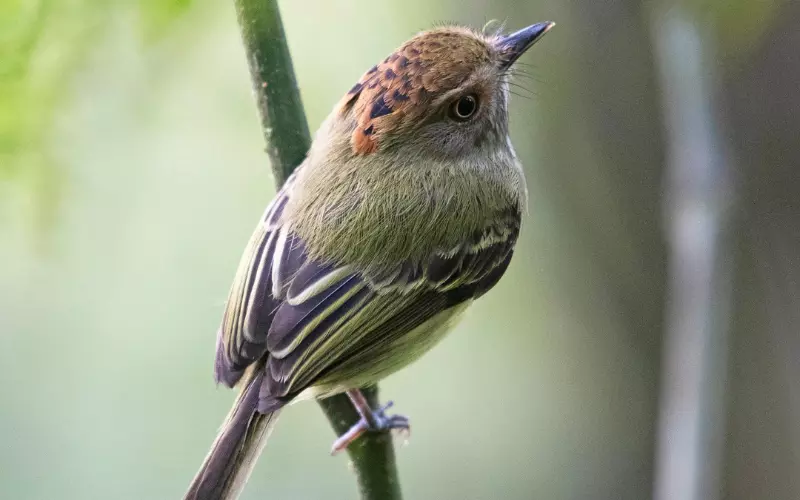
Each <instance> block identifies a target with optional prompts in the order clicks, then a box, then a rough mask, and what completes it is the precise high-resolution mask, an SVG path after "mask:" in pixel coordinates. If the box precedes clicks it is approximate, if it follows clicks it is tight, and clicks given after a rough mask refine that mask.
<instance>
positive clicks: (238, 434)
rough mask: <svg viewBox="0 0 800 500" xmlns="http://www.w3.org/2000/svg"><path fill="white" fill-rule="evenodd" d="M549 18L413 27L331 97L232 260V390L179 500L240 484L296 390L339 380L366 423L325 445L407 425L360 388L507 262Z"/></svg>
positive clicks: (226, 358) (490, 282) (437, 328)
mask: <svg viewBox="0 0 800 500" xmlns="http://www.w3.org/2000/svg"><path fill="white" fill-rule="evenodd" d="M553 26H554V23H552V22H543V23H538V24H534V25H532V26H529V27H527V28H525V29H522V30H520V31H517V32H516V33H513V34H510V35H502V34H499V33H493V34H487V33H484V32H480V31H476V30H471V29H468V28H465V27H460V26H448V27H440V28H437V29H433V30H430V31H425V32H422V33H420V34H418V35H416V36H415V37H413V38H411V39H410V40H408V41H407V42H406V43H404V44H403V45H402V46H400V48H398V49H397V50H396V51H395V52H393V53H392V54H391V55H390V56H389V57H387V58H386V59H384V60H383V62H381V63H379V64H377V65H375V66H373V67H372V68H371V69H369V70H368V71H367V72H366V73H364V75H363V76H362V77H361V79H360V80H359V81H358V83H356V84H355V85H354V86H353V87H352V88H351V89H350V91H349V92H347V94H346V95H345V96H344V97H343V98H342V99H341V100H340V101H339V103H338V104H337V105H336V106H335V107H334V110H333V111H332V112H331V114H330V115H329V116H328V117H327V119H326V120H325V121H324V122H323V123H322V125H321V126H320V128H319V130H318V131H317V133H316V136H315V138H314V141H313V144H312V146H311V149H310V150H309V152H308V154H307V156H306V158H305V160H304V161H303V163H302V164H301V165H300V166H299V167H298V168H297V169H296V171H295V173H294V174H292V176H290V177H289V179H288V180H287V181H286V183H285V184H284V186H283V187H282V189H281V190H280V192H279V193H278V194H277V196H276V197H275V199H274V200H273V201H272V203H271V204H270V205H269V206H268V207H267V210H266V213H265V214H264V216H263V217H262V219H261V220H260V222H259V224H258V226H257V227H256V230H255V232H254V234H253V236H252V237H251V239H250V241H249V243H248V245H247V247H246V250H245V252H244V255H243V257H242V260H241V263H240V265H239V268H238V271H237V273H236V277H235V279H234V282H233V286H232V288H231V291H230V294H229V296H228V302H227V306H226V308H225V312H224V316H223V320H222V325H221V327H220V329H219V332H218V335H217V351H216V361H215V365H214V373H215V378H216V380H217V382H218V383H219V382H222V383H223V384H225V385H226V386H229V387H233V386H234V385H238V386H239V387H240V392H239V396H238V398H237V400H236V402H235V403H234V406H233V408H232V409H231V411H230V413H229V414H228V417H227V418H226V420H225V422H224V423H223V424H222V428H221V430H220V431H219V435H218V436H217V438H216V440H215V441H214V444H213V446H212V448H211V451H210V452H209V454H208V456H207V457H206V459H205V461H204V462H203V465H202V466H201V468H200V471H199V472H198V473H197V475H196V476H195V478H194V480H193V482H192V484H191V486H190V488H189V491H188V493H187V494H186V497H185V498H186V499H191V500H212V499H213V500H219V499H226V500H227V499H234V498H237V497H238V495H239V493H240V492H241V490H242V488H243V487H244V484H245V482H246V481H247V479H248V477H249V475H250V472H251V471H252V468H253V466H254V464H255V461H256V459H257V457H258V455H259V454H260V452H261V450H262V448H263V447H264V445H265V443H266V440H267V437H268V434H269V433H270V431H271V429H272V427H273V426H274V424H275V421H276V419H277V417H278V414H279V413H280V411H281V409H282V408H283V407H284V406H286V405H287V404H289V403H292V402H295V401H299V400H304V399H312V398H323V397H328V396H331V395H334V394H337V393H342V392H346V393H347V395H348V396H349V397H350V399H351V401H352V402H353V404H354V406H355V408H356V410H357V411H358V412H359V414H360V415H361V420H360V421H359V422H358V423H357V424H356V425H355V426H354V427H353V429H351V430H350V431H349V432H347V433H346V434H345V435H343V436H342V437H340V438H339V439H338V440H337V441H336V443H335V444H334V450H335V451H337V450H341V449H344V448H345V447H346V446H347V445H348V444H349V443H350V442H352V441H353V440H354V439H357V438H358V436H360V435H361V434H362V433H364V432H366V431H372V430H377V431H381V430H387V429H408V426H409V424H408V419H406V418H405V417H402V416H387V415H385V414H384V411H383V410H380V409H373V408H370V407H369V405H368V404H367V402H366V400H365V398H364V397H363V395H362V394H361V393H360V391H359V389H360V388H363V387H366V386H369V385H371V384H374V383H375V382H377V381H379V380H381V379H382V378H384V377H386V376H387V375H389V374H391V373H393V372H395V371H397V370H399V369H400V368H402V367H404V366H406V365H408V364H409V363H411V362H413V361H414V360H416V359H417V358H419V357H420V356H421V355H422V354H424V353H425V352H426V351H428V350H429V349H430V348H431V347H433V346H434V345H435V344H436V343H437V342H438V341H439V340H441V339H442V337H443V336H444V334H445V333H446V332H447V331H448V330H449V329H450V328H451V327H452V326H453V325H454V324H455V323H456V321H457V319H458V318H459V316H460V315H461V313H462V312H463V311H464V310H465V309H466V308H467V307H468V306H469V305H470V304H471V303H472V302H473V301H474V300H475V299H477V298H479V297H480V296H482V295H483V294H485V293H486V292H487V291H489V289H491V288H492V287H493V286H494V285H495V284H496V283H497V282H498V280H499V279H500V278H501V276H502V275H503V273H504V272H505V271H506V268H507V267H508V265H509V262H510V261H511V256H512V253H513V251H514V245H515V243H516V241H517V235H518V234H519V230H520V222H521V214H522V212H523V211H524V210H525V207H526V203H527V189H526V186H525V178H524V177H523V173H522V167H521V165H520V163H519V161H518V160H517V156H516V154H515V152H514V148H513V147H512V145H511V141H510V138H509V135H508V94H509V79H510V78H511V76H512V69H513V66H514V63H515V62H516V61H517V59H518V58H519V57H520V56H521V55H522V54H523V53H524V52H525V51H526V50H527V49H528V48H529V47H531V45H533V44H534V43H535V42H536V41H538V40H539V39H540V38H541V37H542V36H543V35H544V34H545V33H547V32H548V31H549V30H550V28H552V27H553ZM384 409H385V408H384Z"/></svg>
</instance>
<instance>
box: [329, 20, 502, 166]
mask: <svg viewBox="0 0 800 500" xmlns="http://www.w3.org/2000/svg"><path fill="white" fill-rule="evenodd" d="M490 58H491V52H490V45H489V44H488V43H487V41H486V39H485V38H484V36H483V35H480V34H478V33H475V32H473V31H470V30H468V29H466V28H458V27H448V28H439V29H436V30H433V31H428V32H424V33H421V34H419V35H417V36H415V37H414V38H412V39H411V40H409V41H408V42H406V43H405V44H403V45H402V46H401V47H400V48H399V49H397V50H396V51H395V52H394V53H393V54H392V55H390V56H389V57H387V58H386V59H384V60H383V62H381V63H380V64H377V65H375V66H373V67H372V68H371V69H370V70H369V71H367V72H366V73H364V75H363V76H362V77H361V79H360V80H359V81H358V83H356V84H355V85H354V86H353V88H352V89H350V91H349V92H348V93H347V95H345V96H344V98H343V99H342V101H341V103H340V105H339V110H340V112H341V113H346V112H347V111H349V110H350V109H353V110H354V116H355V118H356V120H357V122H356V128H355V130H354V131H353V135H352V138H351V144H352V147H353V152H354V153H356V154H369V153H372V152H374V151H376V150H377V149H378V146H379V143H380V137H381V136H382V135H384V134H385V133H386V132H387V131H392V130H396V129H398V128H402V127H403V126H404V125H407V124H409V123H413V122H414V121H415V120H416V119H418V118H420V117H421V116H422V115H423V114H424V112H425V110H426V109H427V108H428V104H429V103H430V102H431V100H433V99H435V98H436V97H437V96H438V95H441V94H442V93H444V92H447V91H449V90H452V89H454V88H456V87H458V86H459V85H461V84H462V83H463V82H464V81H465V80H466V79H467V78H468V77H469V76H470V74H471V73H472V72H473V70H474V69H475V68H477V67H478V66H480V65H482V64H485V63H487V62H489V61H490Z"/></svg>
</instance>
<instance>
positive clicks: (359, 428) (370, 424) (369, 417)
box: [331, 391, 411, 455]
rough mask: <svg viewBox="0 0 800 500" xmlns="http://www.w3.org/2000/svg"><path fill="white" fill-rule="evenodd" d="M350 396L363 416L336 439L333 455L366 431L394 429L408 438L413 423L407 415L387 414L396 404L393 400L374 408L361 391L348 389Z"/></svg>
mask: <svg viewBox="0 0 800 500" xmlns="http://www.w3.org/2000/svg"><path fill="white" fill-rule="evenodd" d="M351 392H356V393H357V395H354V394H351ZM348 396H350V399H351V401H353V406H355V407H356V410H357V411H358V413H359V415H361V418H360V419H359V420H358V422H356V424H355V425H354V426H352V427H351V428H350V430H348V431H347V432H345V433H344V434H342V435H341V436H339V439H337V440H336V441H334V443H333V447H332V448H331V455H335V454H337V453H339V452H340V451H342V450H344V449H346V448H347V447H348V446H350V444H351V443H352V442H353V441H355V440H356V439H358V438H359V437H360V436H361V435H362V434H364V433H365V432H387V431H393V430H394V431H399V432H400V434H402V435H403V436H405V437H406V439H408V436H410V435H411V423H410V422H409V420H408V418H407V417H404V416H403V415H386V410H388V409H389V408H391V407H392V405H393V404H394V403H392V402H391V401H389V402H388V403H386V404H385V405H383V407H381V408H379V409H377V410H372V409H371V408H370V407H369V404H367V401H366V399H365V398H364V396H363V395H362V394H361V391H348Z"/></svg>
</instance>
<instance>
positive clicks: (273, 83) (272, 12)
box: [234, 0, 401, 500]
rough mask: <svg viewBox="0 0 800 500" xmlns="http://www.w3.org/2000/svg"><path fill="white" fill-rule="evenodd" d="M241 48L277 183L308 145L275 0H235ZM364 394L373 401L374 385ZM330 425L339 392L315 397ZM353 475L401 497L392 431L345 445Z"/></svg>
mask: <svg viewBox="0 0 800 500" xmlns="http://www.w3.org/2000/svg"><path fill="white" fill-rule="evenodd" d="M234 4H235V6H236V14H237V17H238V19H239V26H240V27H241V29H242V39H243V41H244V47H245V53H246V54H247V61H248V64H249V66H250V75H251V77H252V80H253V92H254V93H255V95H256V102H257V103H258V112H259V115H260V116H261V125H262V128H263V131H264V140H265V141H266V143H267V154H268V155H269V159H270V164H271V165H272V172H273V174H274V176H275V184H276V186H280V185H281V184H283V182H284V181H285V180H286V178H287V177H289V175H291V173H292V171H293V170H294V169H295V167H297V166H298V165H300V163H301V162H302V161H303V158H304V157H305V154H306V151H308V148H309V147H310V146H311V135H310V134H309V131H308V122H307V121H306V116H305V112H304V111H303V104H302V102H301V100H300V92H299V91H298V89H297V80H296V79H295V76H294V68H293V67H292V58H291V55H290V54H289V47H288V45H287V44H286V36H285V34H284V31H283V24H282V22H281V17H280V12H279V10H278V4H277V0H234ZM364 395H365V396H366V397H367V400H368V401H369V402H370V404H371V405H372V406H373V407H377V405H378V388H377V387H371V388H368V389H366V390H365V391H364ZM320 406H322V409H323V411H324V412H325V415H326V416H327V417H328V420H330V422H331V425H332V426H333V429H334V431H335V432H336V434H337V435H341V434H342V433H344V432H345V431H346V430H347V429H349V428H350V427H351V426H352V425H354V424H355V423H356V422H357V421H358V415H357V414H356V411H355V409H354V408H353V405H352V404H351V403H350V400H349V399H348V397H347V396H345V395H344V394H341V395H338V396H334V397H332V398H328V399H325V400H322V401H320ZM347 452H348V454H349V455H350V459H351V461H352V462H353V470H354V471H355V474H356V478H357V480H358V489H359V492H360V494H361V500H400V498H401V494H400V482H399V480H398V475H397V465H396V462H395V456H394V445H393V443H392V437H391V435H390V434H388V433H369V434H365V435H363V436H362V437H360V438H359V439H358V441H356V442H355V443H353V445H352V446H350V447H348V449H347Z"/></svg>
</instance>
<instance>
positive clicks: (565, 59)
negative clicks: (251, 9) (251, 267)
mask: <svg viewBox="0 0 800 500" xmlns="http://www.w3.org/2000/svg"><path fill="white" fill-rule="evenodd" d="M280 5H281V8H282V12H283V18H284V24H285V28H286V32H287V36H288V39H289V45H290V48H291V50H292V54H293V56H294V64H295V69H296V71H297V75H298V81H299V85H300V89H301V92H302V97H303V100H304V104H305V106H306V108H307V111H308V117H309V123H310V125H311V128H312V129H315V128H316V126H317V125H318V124H319V123H320V121H321V120H322V119H323V118H324V117H325V115H326V114H327V113H328V111H329V110H330V109H331V107H332V106H333V104H334V103H335V102H336V101H337V100H338V99H339V97H340V96H341V95H342V94H343V93H344V92H345V91H347V89H349V88H350V86H351V85H352V84H353V82H354V81H356V80H357V79H358V77H359V76H360V75H361V73H362V72H363V71H364V70H365V69H366V68H368V67H370V66H371V65H372V64H374V62H376V61H378V60H380V59H382V58H383V57H385V55H386V54H388V53H389V52H391V51H392V50H393V49H394V48H395V47H396V46H398V45H399V44H400V43H402V42H403V41H404V40H406V39H407V38H409V37H410V36H411V35H413V34H414V33H415V32H417V31H418V30H421V29H425V28H428V27H430V26H431V25H432V24H433V23H434V22H437V21H456V22H459V23H466V24H470V25H472V26H476V27H480V26H483V25H484V24H485V23H486V22H487V21H489V20H490V19H500V20H506V22H507V27H508V29H510V30H516V29H519V28H522V27H524V26H526V25H528V24H531V23H533V22H536V21H543V20H554V21H557V22H558V26H557V27H556V28H555V29H554V30H553V31H552V32H551V33H550V34H549V35H548V36H547V37H546V38H545V39H544V40H543V41H542V42H541V43H540V44H537V45H536V47H535V48H534V49H533V50H531V51H530V52H529V53H528V54H527V55H526V56H525V57H524V58H523V59H522V62H523V63H525V65H524V66H522V67H521V69H523V70H524V72H525V73H526V74H527V76H520V78H519V79H518V80H517V82H518V83H519V84H520V85H522V86H523V87H525V89H515V92H516V93H518V94H520V95H517V96H513V98H512V112H511V130H512V136H513V139H514V143H515V144H516V146H517V149H518V152H519V154H520V156H521V158H522V160H523V163H524V165H525V168H526V172H527V178H528V183H529V184H528V185H529V190H530V194H531V204H530V214H529V217H528V219H527V222H526V224H525V226H524V229H523V232H522V237H521V243H520V248H519V250H518V252H517V254H516V255H517V256H516V258H515V260H514V262H513V264H512V267H511V270H510V272H509V273H507V276H506V278H504V280H503V281H502V282H501V283H500V285H499V286H498V287H497V288H496V290H495V291H494V292H493V293H491V294H489V295H488V296H487V297H486V298H485V299H483V300H481V301H480V302H479V303H478V304H476V306H475V307H474V308H473V310H472V311H471V313H470V315H468V317H467V319H466V321H465V322H464V323H463V324H462V326H460V327H459V328H458V330H457V331H456V332H455V333H454V334H453V335H451V336H450V337H449V338H448V339H447V340H445V341H444V342H443V343H442V344H440V345H439V346H438V347H437V348H436V349H435V350H434V351H433V352H431V353H430V354H429V355H427V356H426V357H424V358H423V359H422V360H421V361H420V362H418V363H417V364H415V365H413V366H412V367H410V368H408V369H406V370H404V371H402V372H401V373H398V374H396V375H394V376H393V377H391V378H389V379H388V380H386V381H385V382H384V383H382V384H381V394H382V395H383V398H384V399H389V398H391V399H393V400H394V401H395V402H396V407H395V408H396V409H397V411H399V412H401V413H404V414H407V415H410V416H411V417H412V420H413V424H414V433H413V437H412V440H411V442H410V444H409V445H408V446H406V447H401V448H399V449H398V460H399V468H400V476H401V479H402V482H403V489H404V493H405V497H406V498H409V499H423V500H424V499H440V500H444V499H489V500H492V499H509V500H511V499H534V498H536V499H548V500H550V499H552V500H573V499H574V500H579V499H586V500H589V499H591V500H603V499H609V500H611V499H630V500H641V499H646V498H656V499H657V500H683V499H686V500H694V499H697V500H701V499H702V500H706V499H708V500H716V499H729V500H751V499H771V500H784V499H786V500H790V499H797V498H800V475H799V474H797V472H798V471H800V327H798V325H800V174H798V168H799V167H800V135H799V134H798V130H800V84H799V83H798V82H800V31H798V30H797V29H796V27H797V26H798V23H800V3H798V2H790V1H788V0H784V1H781V0H762V1H759V2H753V1H751V0H696V1H691V0H687V1H685V2H681V1H679V0H674V1H671V2H670V1H663V2H659V1H656V0H653V1H636V0H603V1H599V0H569V1H557V0H539V1H524V0H495V1H488V0H435V1H430V0H403V1H390V2H374V1H361V0H359V1H347V2H345V1H342V2H330V1H327V0H305V1H302V2H299V1H296V2H289V1H282V2H281V3H280ZM273 193H274V186H273V180H272V178H271V172H270V169H269V165H268V162H267V158H266V154H265V153H264V144H263V139H262V135H261V131H260V127H259V120H258V117H257V114H256V107H255V104H254V102H253V99H252V95H251V91H250V79H249V75H248V69H247V65H246V60H245V57H244V53H243V49H242V46H241V41H240V35H239V30H238V26H237V21H236V17H235V12H234V8H233V5H232V4H231V2H194V1H191V0H118V1H115V2H93V1H90V0H70V1H56V0H0V340H1V341H2V347H0V368H1V369H2V373H3V375H2V382H0V498H4V499H51V498H61V499H88V498H113V499H172V498H180V497H181V496H182V494H183V492H184V489H185V487H186V486H187V484H188V482H189V480H190V479H191V478H192V476H193V475H194V473H195V471H196V469H197V467H198V466H199V464H200V462H201V460H202V458H203V456H204V455H205V453H206V451H207V449H208V447H209V445H210V443H211V442H212V440H213V437H214V435H215V432H216V429H217V427H218V425H219V424H220V423H221V421H222V419H223V418H224V416H225V414H226V413H227V411H228V409H229V406H230V404H231V402H232V400H233V398H234V394H233V392H232V391H228V390H225V389H224V388H222V387H219V388H218V387H215V385H214V383H213V379H212V359H213V354H214V340H215V332H216V328H217V325H218V322H219V320H220V318H221V312H222V306H223V302H224V300H225V298H226V296H227V291H228V287H229V285H230V282H231V280H232V277H233V273H234V271H235V268H236V265H237V263H238V260H239V257H240V252H241V251H242V249H243V248H244V245H245V243H246V241H247V239H248V237H249V235H250V233H251V231H252V229H253V227H254V225H255V223H256V221H257V220H258V218H259V217H260V215H261V213H262V210H263V208H264V206H265V205H266V204H267V202H268V201H269V200H270V199H271V197H272V194H273ZM333 438H334V435H333V433H332V431H331V429H330V427H329V425H328V423H327V421H326V420H325V418H324V417H323V416H322V413H321V411H320V410H319V408H318V406H317V405H315V404H311V403H305V404H300V405H297V406H294V407H291V408H290V409H288V410H287V411H286V412H285V413H284V414H283V418H281V421H280V422H279V424H278V426H277V429H276V431H275V433H274V434H273V438H272V440H271V441H270V444H269V446H268V448H267V451H266V452H265V454H264V455H263V456H262V458H261V460H260V461H259V463H258V466H257V468H256V470H255V473H254V475H253V478H252V480H251V481H250V484H249V486H248V488H247V489H246V491H245V494H244V498H245V499H256V498H286V499H309V498H337V499H338V498H342V499H345V498H355V496H356V487H355V482H354V480H353V477H352V474H351V472H350V471H349V470H348V465H347V459H346V458H345V457H344V456H340V457H336V458H331V457H329V456H328V453H327V450H328V448H329V445H330V443H331V440H332V439H333Z"/></svg>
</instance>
